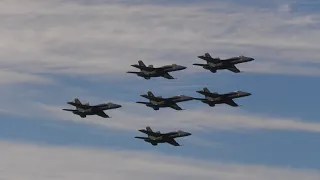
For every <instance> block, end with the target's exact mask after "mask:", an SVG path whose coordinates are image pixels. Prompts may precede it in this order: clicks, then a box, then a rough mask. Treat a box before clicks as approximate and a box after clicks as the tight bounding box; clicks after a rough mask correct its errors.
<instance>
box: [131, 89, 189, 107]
mask: <svg viewBox="0 0 320 180" xmlns="http://www.w3.org/2000/svg"><path fill="white" fill-rule="evenodd" d="M140 96H141V97H144V98H147V99H149V102H141V101H138V102H137V103H139V104H145V105H146V106H148V107H151V108H153V109H154V110H159V109H160V108H165V107H170V108H172V109H175V110H183V109H182V108H181V107H180V106H178V104H177V103H179V102H184V101H190V100H193V98H192V97H189V96H185V95H179V96H172V97H169V98H163V97H162V96H154V95H153V93H152V92H151V91H148V94H142V95H140Z"/></svg>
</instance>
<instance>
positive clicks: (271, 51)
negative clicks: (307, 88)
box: [0, 0, 320, 75]
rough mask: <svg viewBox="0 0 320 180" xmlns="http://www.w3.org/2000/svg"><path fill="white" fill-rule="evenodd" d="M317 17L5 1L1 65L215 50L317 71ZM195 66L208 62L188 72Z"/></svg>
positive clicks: (99, 68) (95, 68)
mask: <svg viewBox="0 0 320 180" xmlns="http://www.w3.org/2000/svg"><path fill="white" fill-rule="evenodd" d="M209 7H210V8H209ZM318 20H319V17H317V16H316V15H312V16H311V15H296V14H291V13H290V12H282V11H278V9H274V10H272V9H268V10H262V9H255V8H253V7H245V6H239V5H238V4H232V3H222V2H218V1H215V2H214V3H210V2H201V3H198V4H192V6H191V5H188V4H186V5H184V4H179V5H172V6H162V5H161V4H148V3H147V2H146V1H142V2H140V3H120V2H117V1H112V3H108V2H107V1H99V2H98V3H97V2H92V3H83V2H78V1H54V0H47V1H39V0H26V1H23V2H22V3H21V1H18V0H10V1H7V0H6V1H1V2H0V24H1V27H0V38H1V40H2V41H1V42H0V51H1V52H2V53H1V54H0V65H1V66H2V67H7V68H9V69H11V70H14V71H21V70H23V71H24V72H25V73H57V74H61V73H62V74H97V73H99V74H100V73H103V74H105V73H122V74H125V71H127V70H129V69H130V68H131V67H130V66H129V65H130V64H132V63H136V61H138V60H139V59H143V60H145V61H146V63H148V64H149V63H153V64H155V65H163V64H167V63H180V64H184V65H191V64H192V63H193V62H194V61H201V60H197V59H196V56H197V55H199V54H202V53H204V52H211V53H212V55H213V56H220V57H221V58H226V57H229V56H237V55H241V54H244V55H248V56H253V57H255V58H256V59H257V60H256V62H257V63H255V62H252V63H251V64H252V65H250V66H248V67H247V68H246V71H248V72H262V73H285V74H304V75H310V74H311V75H318V74H319V68H318V66H317V67H314V65H313V66H312V65H310V64H305V63H306V62H314V63H318V62H319V58H320V56H319V53H318V51H319V48H320V46H319V43H318V39H319V38H320V33H319V31H318V27H319V21H318ZM260 62H262V63H260ZM248 64H249V63H248ZM270 64H272V68H270V66H269V65H270ZM245 66H246V65H245ZM245 66H244V67H245ZM301 66H303V67H301ZM274 67H276V68H274ZM257 69H258V70H257ZM193 71H202V69H201V68H196V67H195V68H189V69H188V71H186V72H193ZM288 72H290V73H288ZM306 72H307V73H306Z"/></svg>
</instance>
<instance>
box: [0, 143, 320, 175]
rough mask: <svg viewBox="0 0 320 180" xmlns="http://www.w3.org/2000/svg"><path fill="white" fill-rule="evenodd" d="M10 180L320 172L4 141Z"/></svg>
mask: <svg viewBox="0 0 320 180" xmlns="http://www.w3.org/2000/svg"><path fill="white" fill-rule="evenodd" d="M0 148H1V162H0V171H1V178H2V179H7V180H14V179H21V180H43V179H60V180H69V179H78V180H87V179H92V180H101V179H113V180H126V179H132V180H138V179H154V180H162V179H168V180H174V179H186V180H193V179H199V180H209V179H210V180H211V179H218V180H270V179H273V180H301V179H304V180H318V179H319V177H320V173H319V171H317V170H308V169H293V168H281V167H268V166H262V165H243V164H231V163H221V162H208V161H202V160H196V159H191V158H181V157H175V156H167V155H164V154H155V153H148V152H135V151H119V150H105V151H102V150H97V149H82V148H75V147H55V146H45V145H33V144H19V143H10V142H3V141H2V142H0Z"/></svg>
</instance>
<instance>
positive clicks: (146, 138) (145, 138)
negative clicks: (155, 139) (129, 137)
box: [134, 137, 149, 140]
mask: <svg viewBox="0 0 320 180" xmlns="http://www.w3.org/2000/svg"><path fill="white" fill-rule="evenodd" d="M134 138H136V139H143V140H149V138H148V137H134Z"/></svg>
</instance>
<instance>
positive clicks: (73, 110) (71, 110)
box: [62, 109, 78, 112]
mask: <svg viewBox="0 0 320 180" xmlns="http://www.w3.org/2000/svg"><path fill="white" fill-rule="evenodd" d="M62 110H64V111H70V112H77V111H78V110H75V109H62Z"/></svg>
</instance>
